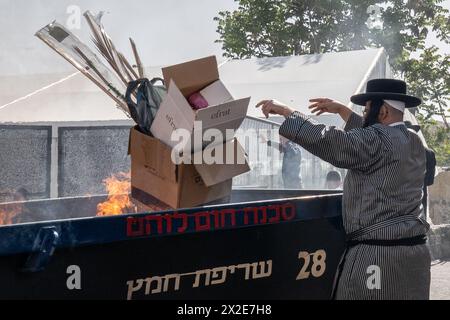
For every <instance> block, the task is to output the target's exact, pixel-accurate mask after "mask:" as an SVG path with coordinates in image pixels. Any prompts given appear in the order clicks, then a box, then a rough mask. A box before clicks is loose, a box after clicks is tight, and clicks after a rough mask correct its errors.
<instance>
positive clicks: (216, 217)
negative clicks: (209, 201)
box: [211, 210, 220, 228]
mask: <svg viewBox="0 0 450 320" xmlns="http://www.w3.org/2000/svg"><path fill="white" fill-rule="evenodd" d="M211 215H212V216H213V217H214V227H215V228H220V220H219V218H220V212H219V211H218V210H213V211H211Z"/></svg>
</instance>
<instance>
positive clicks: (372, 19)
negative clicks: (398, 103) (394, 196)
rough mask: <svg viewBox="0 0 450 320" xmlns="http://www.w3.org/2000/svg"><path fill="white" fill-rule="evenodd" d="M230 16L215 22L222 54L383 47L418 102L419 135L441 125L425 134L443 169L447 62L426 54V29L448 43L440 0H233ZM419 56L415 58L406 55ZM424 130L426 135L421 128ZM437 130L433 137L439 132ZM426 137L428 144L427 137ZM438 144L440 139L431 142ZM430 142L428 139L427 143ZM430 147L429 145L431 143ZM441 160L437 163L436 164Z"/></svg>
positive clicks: (432, 51) (448, 23) (431, 51)
mask: <svg viewBox="0 0 450 320" xmlns="http://www.w3.org/2000/svg"><path fill="white" fill-rule="evenodd" d="M236 2H238V4H239V6H238V9H237V10H235V11H234V12H229V11H223V12H219V14H218V16H217V17H216V18H215V20H216V21H217V23H218V27H217V32H218V34H219V39H218V40H217V42H219V43H221V44H222V48H223V50H224V56H226V57H229V58H238V59H244V58H249V57H269V56H286V55H300V54H314V53H326V52H335V51H347V50H358V49H365V48H369V47H384V48H385V50H386V51H387V53H388V55H389V62H390V64H391V66H392V68H393V71H394V72H395V73H396V76H398V77H403V78H404V79H405V80H406V81H407V82H408V84H409V85H410V92H411V93H412V94H415V95H417V96H419V97H421V98H422V100H423V101H424V104H423V105H422V106H421V107H420V110H419V111H420V116H419V117H418V118H419V119H420V120H421V124H422V125H423V128H424V130H430V128H431V127H433V123H434V122H433V121H434V120H433V116H439V117H440V119H441V121H443V122H444V128H443V129H442V130H444V131H442V134H439V135H437V136H436V137H434V136H433V133H436V134H437V132H438V131H439V130H434V131H428V132H427V133H426V134H425V135H426V136H427V137H428V138H429V139H435V140H436V139H437V140H436V144H435V145H434V146H433V145H432V144H430V145H432V147H434V148H435V149H436V145H439V144H446V143H447V147H445V148H440V149H439V150H438V149H436V151H437V152H441V153H442V152H443V153H447V154H442V155H439V159H442V160H441V161H440V162H439V164H440V165H450V161H448V160H445V161H447V162H445V161H444V159H448V158H450V155H448V150H449V148H450V147H449V146H448V143H449V139H448V137H449V134H450V130H449V127H448V119H447V118H448V115H449V110H448V105H449V87H450V86H449V72H448V65H449V56H448V55H440V54H439V53H438V50H437V48H435V47H430V48H426V46H425V40H426V38H427V36H428V34H429V33H430V32H431V31H433V32H434V33H435V34H436V36H437V38H438V39H439V40H440V41H442V42H445V43H449V42H450V16H449V12H448V10H446V9H445V8H443V7H442V6H441V3H442V0H390V1H373V0H236ZM417 52H422V54H421V55H420V57H419V58H414V53H417ZM427 128H428V129H427ZM439 132H440V131H439ZM430 137H433V138H430ZM439 139H440V140H439ZM429 141H431V140H429ZM433 141H434V140H433ZM443 161H444V162H443Z"/></svg>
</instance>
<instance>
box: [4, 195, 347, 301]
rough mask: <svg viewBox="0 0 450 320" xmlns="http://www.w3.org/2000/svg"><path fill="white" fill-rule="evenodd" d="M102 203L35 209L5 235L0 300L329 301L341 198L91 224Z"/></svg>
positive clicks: (280, 200) (243, 200)
mask: <svg viewBox="0 0 450 320" xmlns="http://www.w3.org/2000/svg"><path fill="white" fill-rule="evenodd" d="M320 193H323V194H320ZM311 194H315V195H311ZM268 198H271V199H273V200H264V199H268ZM103 199H104V196H97V197H89V198H67V199H56V200H44V201H31V202H28V203H26V211H27V212H28V213H27V214H26V215H24V216H23V217H22V222H23V223H19V224H15V225H10V226H2V227H0V299H17V298H19V299H24V298H27V299H28V298H34V299H328V298H329V296H330V293H331V289H332V282H333V277H334V273H335V270H336V267H337V264H338V261H339V257H340V255H341V253H342V251H343V248H344V233H343V229H342V224H341V211H340V208H341V195H339V194H334V195H332V194H329V195H327V194H325V192H320V191H313V192H306V191H302V192H301V193H299V191H276V190H265V191H262V190H235V191H233V194H232V196H231V199H229V201H231V203H230V204H217V205H208V206H204V207H199V208H188V209H179V210H174V211H164V212H153V213H139V214H126V215H120V216H113V217H93V215H94V213H95V207H96V204H97V203H98V202H100V201H102V200H103ZM0 209H1V207H0ZM26 221H29V222H26Z"/></svg>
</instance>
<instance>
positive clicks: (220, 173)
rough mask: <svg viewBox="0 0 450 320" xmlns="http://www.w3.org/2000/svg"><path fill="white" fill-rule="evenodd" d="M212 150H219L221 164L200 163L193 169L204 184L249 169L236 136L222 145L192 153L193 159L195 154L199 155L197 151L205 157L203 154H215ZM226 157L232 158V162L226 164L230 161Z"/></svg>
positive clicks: (218, 180)
mask: <svg viewBox="0 0 450 320" xmlns="http://www.w3.org/2000/svg"><path fill="white" fill-rule="evenodd" d="M213 150H214V151H216V152H217V151H218V152H219V155H220V158H221V159H222V161H223V162H222V163H223V164H220V163H213V164H207V163H202V164H196V165H195V169H197V171H198V173H199V174H200V176H201V177H202V180H203V182H204V183H205V185H206V186H208V187H209V186H212V185H215V184H218V183H221V182H224V181H226V180H229V179H231V178H233V177H236V176H238V175H240V174H243V173H245V172H248V171H250V166H249V165H248V161H247V157H246V155H245V151H244V149H243V148H242V146H241V144H240V143H239V141H237V139H236V138H235V139H234V140H230V141H228V142H226V143H225V144H223V145H219V146H217V145H216V146H214V147H211V146H208V147H206V148H205V150H203V151H199V152H198V153H196V154H194V156H193V159H196V155H197V157H199V156H198V154H199V153H202V154H203V159H205V156H207V155H213V156H215V155H216V153H215V152H214V151H213ZM230 151H231V153H230ZM227 158H230V159H229V160H232V161H231V163H232V164H227V163H230V162H228V161H226V160H227Z"/></svg>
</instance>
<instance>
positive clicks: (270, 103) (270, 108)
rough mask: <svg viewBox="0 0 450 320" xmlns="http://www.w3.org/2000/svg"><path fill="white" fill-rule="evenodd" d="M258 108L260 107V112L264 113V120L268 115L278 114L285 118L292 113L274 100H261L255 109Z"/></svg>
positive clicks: (291, 110)
mask: <svg viewBox="0 0 450 320" xmlns="http://www.w3.org/2000/svg"><path fill="white" fill-rule="evenodd" d="M259 107H261V111H262V112H263V113H264V115H265V116H266V118H268V117H269V115H270V114H278V115H280V116H283V117H285V118H287V117H289V116H290V115H291V114H292V112H294V110H293V109H291V108H289V107H288V106H286V105H285V104H282V103H281V102H278V101H276V100H262V101H261V102H259V103H258V104H257V105H256V108H259Z"/></svg>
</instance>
